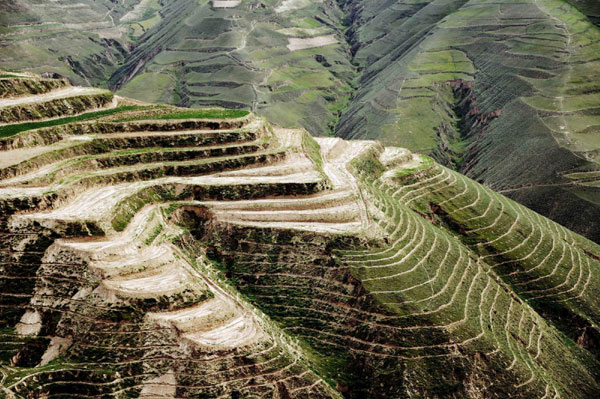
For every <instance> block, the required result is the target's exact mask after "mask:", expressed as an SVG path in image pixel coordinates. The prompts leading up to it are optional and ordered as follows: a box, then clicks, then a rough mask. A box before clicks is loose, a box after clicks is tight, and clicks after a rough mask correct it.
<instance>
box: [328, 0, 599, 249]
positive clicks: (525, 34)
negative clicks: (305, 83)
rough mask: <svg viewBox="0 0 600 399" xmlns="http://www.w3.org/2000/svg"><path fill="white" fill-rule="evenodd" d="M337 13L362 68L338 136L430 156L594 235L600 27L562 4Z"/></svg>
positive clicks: (402, 5) (475, 2) (533, 1)
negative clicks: (345, 21) (345, 19)
mask: <svg viewBox="0 0 600 399" xmlns="http://www.w3.org/2000/svg"><path fill="white" fill-rule="evenodd" d="M583 4H584V3H579V5H581V6H582V7H583ZM344 8H345V10H346V11H347V13H348V14H349V15H350V19H351V21H352V24H351V28H350V30H349V37H350V40H351V43H352V44H353V52H354V53H355V56H354V59H355V60H356V61H357V62H358V63H359V64H360V65H363V66H364V70H363V72H362V74H361V84H360V86H359V88H358V90H357V92H356V95H355V97H354V99H353V101H352V103H351V106H350V108H349V109H348V111H347V112H345V113H344V114H343V115H342V117H341V120H340V123H339V124H338V126H337V134H339V135H340V136H342V137H344V138H377V139H381V140H383V142H384V143H387V144H394V143H401V145H404V146H407V147H409V148H411V149H413V150H418V151H424V152H427V153H430V154H432V155H433V156H434V157H435V159H437V160H438V161H440V162H442V163H444V164H446V165H448V166H452V167H453V168H455V169H457V170H459V171H460V172H462V173H464V174H466V175H467V176H469V177H471V178H474V179H476V180H478V181H479V182H482V183H484V184H485V185H487V186H489V187H492V188H493V189H494V190H497V191H500V192H502V193H506V194H507V195H509V196H510V197H511V198H514V199H516V200H518V201H519V202H521V203H523V204H525V205H527V206H529V207H531V208H532V209H534V210H537V211H539V212H541V213H542V214H544V215H546V216H549V217H550V218H552V219H553V220H556V221H558V222H559V223H561V224H563V225H565V226H567V227H569V228H571V229H573V230H575V231H578V232H580V233H582V234H585V235H586V236H588V237H590V238H592V239H594V240H596V241H597V240H599V239H600V237H599V236H598V232H599V231H600V230H599V229H598V225H597V224H596V223H595V220H597V217H598V216H599V213H598V212H599V210H598V205H597V203H598V200H597V197H598V192H597V191H596V188H595V187H594V183H593V178H591V177H592V176H593V173H594V172H593V171H595V170H596V169H597V162H596V155H595V154H596V151H597V142H596V141H597V140H596V137H597V136H598V129H597V127H598V124H597V120H596V119H597V116H596V113H597V112H596V109H597V107H598V105H599V104H600V97H599V96H598V93H597V91H598V90H597V85H596V83H595V82H596V81H597V76H596V75H597V71H598V70H600V69H599V67H598V60H597V57H596V54H598V50H599V49H598V48H597V47H598V45H599V43H600V30H599V29H598V28H597V27H596V26H594V25H593V24H592V23H591V22H590V21H589V20H588V18H587V17H586V16H584V15H583V14H580V13H579V12H578V11H577V10H576V9H575V8H574V7H571V6H569V5H568V4H567V3H565V2H563V1H560V0H556V1H553V0H552V1H551V0H530V1H523V2H512V1H500V2H488V1H480V0H471V1H430V2H422V3H417V4H413V2H399V3H398V2H366V3H365V2H353V1H348V2H345V3H344ZM388 27H391V28H388ZM577 171H585V172H590V174H589V175H588V176H589V177H590V179H589V180H581V179H579V178H577V179H573V178H572V175H571V174H570V173H571V172H577Z"/></svg>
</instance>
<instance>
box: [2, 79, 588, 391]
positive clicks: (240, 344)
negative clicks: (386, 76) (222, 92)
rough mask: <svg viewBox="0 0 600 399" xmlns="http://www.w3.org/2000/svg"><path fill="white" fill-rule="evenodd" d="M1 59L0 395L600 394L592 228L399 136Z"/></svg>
mask: <svg viewBox="0 0 600 399" xmlns="http://www.w3.org/2000/svg"><path fill="white" fill-rule="evenodd" d="M3 76H4V77H3V78H1V79H0V81H2V82H10V84H9V83H4V85H3V86H2V87H4V89H3V91H2V93H3V95H2V97H3V99H1V100H0V115H19V118H22V119H16V120H15V119H3V122H5V123H8V124H4V125H2V126H0V134H1V135H2V136H3V137H2V138H1V139H0V151H1V154H2V157H0V160H2V163H1V164H0V177H1V180H0V207H1V209H2V212H1V215H2V218H1V220H0V229H1V234H2V236H3V237H4V239H3V240H2V242H1V244H0V256H1V257H2V265H1V268H2V269H0V270H1V272H0V294H1V297H2V306H0V315H1V317H0V320H1V328H2V330H1V331H0V333H1V334H0V354H1V355H0V375H1V379H0V387H1V392H2V394H3V396H4V397H23V398H34V397H44V396H47V397H72V396H73V395H77V396H78V397H97V396H107V397H108V396H110V397H112V396H116V397H140V398H148V397H161V398H176V397H177V398H192V397H194V398H197V397H207V398H240V397H261V398H304V397H311V398H341V397H346V398H389V397H402V398H404V397H407V398H408V397H415V396H416V397H440V398H472V399H475V398H480V397H487V398H506V397H514V398H540V397H546V398H549V397H551V398H565V399H566V398H569V399H573V398H581V399H585V398H590V397H593V396H594V395H595V394H596V393H597V392H598V391H599V390H600V375H599V374H598V370H600V352H598V349H597V348H598V344H599V343H600V341H599V340H600V328H599V326H598V319H599V313H600V303H598V298H599V296H598V292H599V291H600V281H599V280H598V276H600V274H599V273H600V246H598V245H597V244H595V243H593V242H591V241H589V240H587V239H585V238H583V237H581V236H579V235H577V234H575V233H573V232H571V231H569V230H567V229H565V228H564V227H562V226H560V225H558V224H556V223H554V222H552V221H550V220H548V219H546V218H544V217H543V216H540V215H539V214H536V213H535V212H533V211H531V210H529V209H527V208H525V207H523V206H521V205H519V204H517V203H515V202H513V201H511V200H509V199H507V198H505V197H503V196H502V195H500V194H497V193H495V192H493V191H491V190H490V189H488V188H485V187H484V186H482V185H480V184H478V183H476V182H475V181H473V180H470V179H469V178H466V177H464V176H462V175H460V174H458V173H456V172H454V171H451V170H450V169H447V168H445V167H443V166H441V165H439V164H437V163H435V162H434V161H433V160H432V159H431V158H429V157H427V156H424V155H417V154H414V153H412V152H410V151H408V150H406V149H402V148H398V147H383V146H382V145H381V144H380V143H379V142H376V141H344V140H341V139H339V138H317V139H314V138H312V137H311V136H310V135H309V134H308V133H307V132H306V131H303V130H293V129H282V128H278V127H275V126H272V125H270V124H269V123H267V122H266V121H265V120H264V119H262V118H260V117H257V116H254V115H253V114H248V113H247V112H241V111H236V110H218V109H204V110H183V109H179V108H174V107H168V106H156V105H150V104H146V103H139V102H135V101H133V100H128V99H125V98H122V97H118V96H113V95H112V93H109V92H106V91H92V92H89V90H88V89H83V92H82V91H81V90H80V89H76V88H71V87H69V86H68V85H67V84H66V83H65V82H64V81H51V80H48V79H40V78H39V77H35V76H33V75H16V74H11V73H4V75H3ZM65 90H69V91H67V92H65ZM67 93H70V94H67ZM67 105H68V106H67ZM16 110H25V111H27V110H31V111H32V112H16ZM21 115H25V116H26V117H22V116H21ZM49 115H52V116H53V117H54V118H52V119H48V118H47V116H49ZM3 118H4V117H3Z"/></svg>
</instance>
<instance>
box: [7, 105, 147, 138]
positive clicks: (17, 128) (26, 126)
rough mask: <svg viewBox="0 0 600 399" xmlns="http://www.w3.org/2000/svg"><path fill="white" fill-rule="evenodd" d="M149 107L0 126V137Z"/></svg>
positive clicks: (108, 110) (117, 109)
mask: <svg viewBox="0 0 600 399" xmlns="http://www.w3.org/2000/svg"><path fill="white" fill-rule="evenodd" d="M146 108H149V107H142V106H138V105H128V106H123V107H117V108H113V109H107V110H104V111H96V112H87V113H85V114H81V115H77V116H69V117H66V118H59V119H52V120H49V121H42V122H27V123H19V124H15V125H7V126H0V137H9V136H14V135H15V134H17V133H21V132H24V131H27V130H33V129H40V128H43V127H50V126H57V125H66V124H67V123H73V122H83V121H88V120H92V119H97V118H101V117H103V116H109V115H114V114H118V113H121V112H127V111H138V110H143V109H146Z"/></svg>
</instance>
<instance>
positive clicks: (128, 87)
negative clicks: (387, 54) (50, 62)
mask: <svg viewBox="0 0 600 399" xmlns="http://www.w3.org/2000/svg"><path fill="white" fill-rule="evenodd" d="M218 3H219V2H213V1H208V0H207V1H200V2H198V1H195V0H194V1H191V0H178V1H175V2H170V3H168V4H166V3H165V6H164V7H163V8H162V9H161V12H160V15H161V20H160V21H159V22H157V23H156V24H155V25H154V26H153V27H151V28H149V29H147V30H146V31H145V32H144V34H142V35H141V36H140V37H139V38H137V39H136V49H135V50H134V51H133V52H132V54H131V55H130V56H129V57H128V58H127V60H126V62H125V63H124V65H123V66H122V67H121V68H119V70H117V71H116V72H115V73H114V74H113V75H112V77H111V79H110V84H111V86H112V87H113V88H116V89H119V93H122V94H124V95H128V96H132V97H135V98H140V99H143V100H146V101H161V102H168V103H173V104H178V105H183V106H191V107H201V106H206V105H218V106H224V107H228V108H245V109H250V110H253V111H254V112H257V113H259V114H261V115H265V116H267V117H269V119H270V120H272V121H274V122H276V123H278V124H280V125H285V126H304V127H306V128H307V129H309V130H310V131H311V132H312V133H314V134H320V135H323V134H327V133H328V132H329V130H330V127H332V126H333V125H334V124H335V122H336V121H337V117H338V111H339V110H341V109H343V108H344V107H345V104H346V103H347V101H348V98H349V95H350V92H351V87H350V86H349V82H350V80H351V79H352V78H353V76H354V68H353V67H352V65H350V63H349V61H348V60H349V57H348V49H347V47H346V44H345V40H344V37H343V33H342V32H340V30H339V29H338V26H339V21H340V20H341V19H342V15H341V12H340V11H339V9H338V8H337V7H336V6H335V4H330V3H319V2H291V3H294V4H292V6H290V7H288V6H286V5H285V4H282V2H280V1H265V2H261V3H257V2H252V1H242V2H240V3H239V4H237V5H235V6H234V7H221V6H219V4H218ZM234 3H235V2H234ZM283 3H286V2H283ZM288 3H290V2H288ZM295 3H298V4H299V7H297V5H296V4H295ZM215 4H216V5H215ZM311 38H312V39H313V40H315V42H312V43H310V40H311ZM307 40H308V41H309V42H307V43H308V44H310V46H308V47H307V44H306V43H304V41H307ZM292 42H295V44H296V45H295V46H292ZM288 45H289V46H292V47H288ZM303 47H306V48H303Z"/></svg>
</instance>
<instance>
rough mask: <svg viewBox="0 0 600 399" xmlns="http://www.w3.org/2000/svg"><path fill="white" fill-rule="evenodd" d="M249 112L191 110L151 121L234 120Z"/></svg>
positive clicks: (139, 119) (125, 120)
mask: <svg viewBox="0 0 600 399" xmlns="http://www.w3.org/2000/svg"><path fill="white" fill-rule="evenodd" d="M249 113H250V111H247V110H244V109H191V110H188V111H180V112H173V113H169V114H164V115H156V116H153V117H152V119H160V120H162V119H234V118H242V117H244V116H247V115H248V114H249ZM148 119H149V118H148V117H147V116H139V117H135V118H127V119H120V120H118V121H117V122H130V121H141V120H148Z"/></svg>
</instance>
